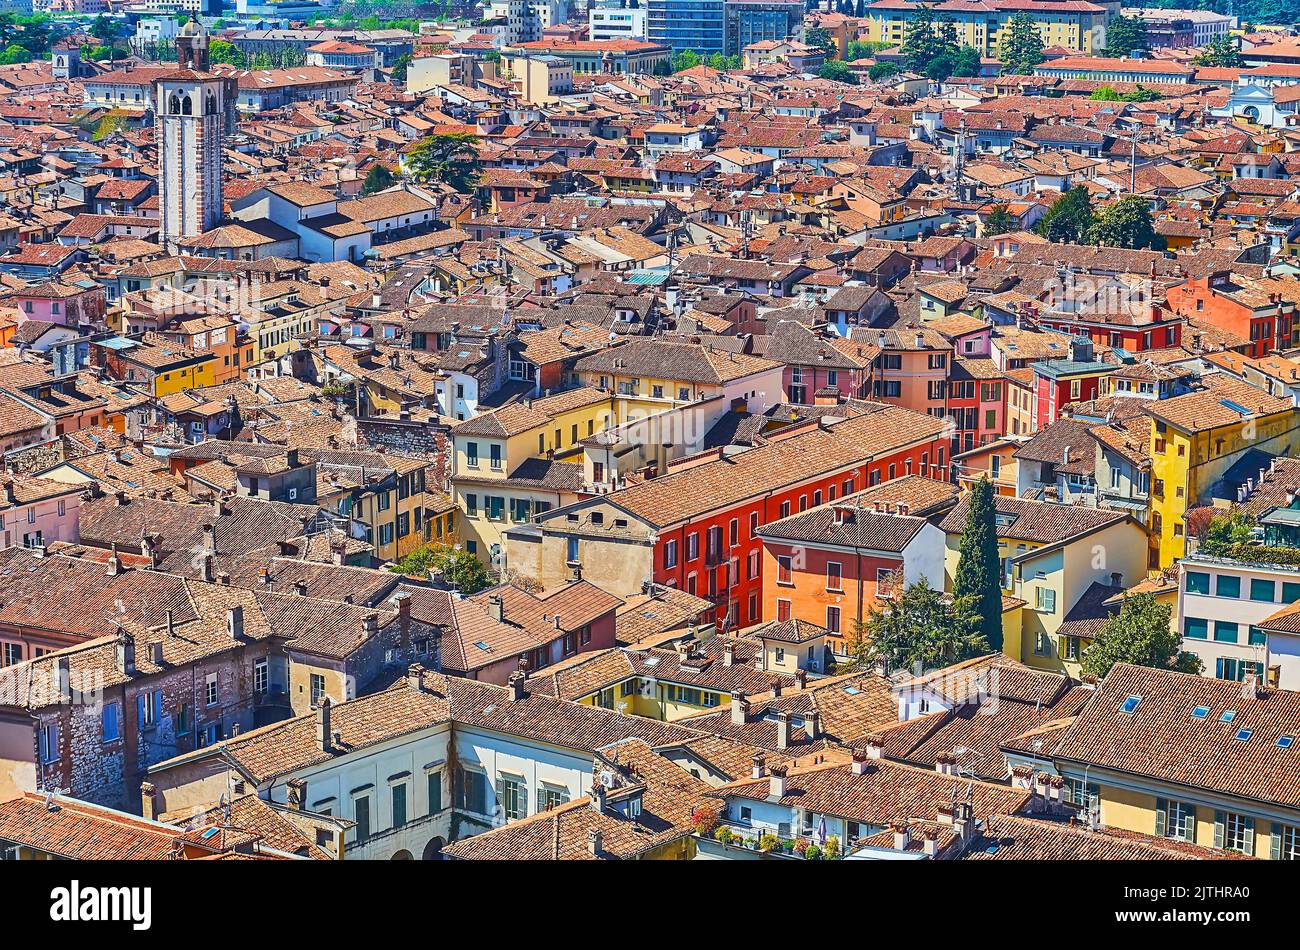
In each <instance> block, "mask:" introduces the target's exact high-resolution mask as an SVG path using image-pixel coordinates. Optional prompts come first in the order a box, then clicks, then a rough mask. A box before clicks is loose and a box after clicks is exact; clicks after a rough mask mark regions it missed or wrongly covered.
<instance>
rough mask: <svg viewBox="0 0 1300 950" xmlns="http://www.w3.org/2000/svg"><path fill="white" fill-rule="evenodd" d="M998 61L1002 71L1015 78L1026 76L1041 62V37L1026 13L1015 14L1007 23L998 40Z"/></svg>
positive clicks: (1030, 17) (1032, 19)
mask: <svg viewBox="0 0 1300 950" xmlns="http://www.w3.org/2000/svg"><path fill="white" fill-rule="evenodd" d="M998 59H999V60H1001V61H1002V71H1003V72H1004V73H1009V74H1011V75H1015V76H1028V75H1029V74H1031V73H1032V72H1033V71H1034V67H1035V66H1037V65H1038V64H1039V63H1041V62H1042V61H1043V35H1042V34H1041V33H1040V32H1039V31H1038V26H1037V25H1036V24H1035V23H1034V18H1033V17H1032V16H1030V15H1029V14H1028V13H1024V12H1021V13H1017V14H1015V15H1014V16H1013V17H1012V18H1011V19H1010V20H1008V21H1007V25H1006V26H1005V27H1004V28H1003V30H1002V37H1001V39H1000V40H998Z"/></svg>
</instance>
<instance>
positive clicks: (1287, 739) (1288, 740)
mask: <svg viewBox="0 0 1300 950" xmlns="http://www.w3.org/2000/svg"><path fill="white" fill-rule="evenodd" d="M1294 742H1295V736H1278V739H1277V747H1278V748H1279V749H1289V748H1291V745H1292V743H1294Z"/></svg>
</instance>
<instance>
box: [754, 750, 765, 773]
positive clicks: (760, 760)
mask: <svg viewBox="0 0 1300 950" xmlns="http://www.w3.org/2000/svg"><path fill="white" fill-rule="evenodd" d="M753 762H754V778H763V777H765V776H766V775H767V756H765V755H762V754H761V753H760V754H758V755H755V756H754V760H753Z"/></svg>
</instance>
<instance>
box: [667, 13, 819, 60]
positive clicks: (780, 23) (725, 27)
mask: <svg viewBox="0 0 1300 950" xmlns="http://www.w3.org/2000/svg"><path fill="white" fill-rule="evenodd" d="M646 2H647V6H646V35H647V38H648V39H649V40H650V42H652V43H659V44H661V45H663V46H667V47H670V48H671V49H673V50H685V49H689V50H694V51H695V52H697V53H700V54H701V55H705V56H710V55H712V54H714V53H722V54H724V55H726V56H737V55H739V54H740V51H741V50H743V49H744V48H745V47H746V46H748V45H749V44H750V43H757V42H760V41H762V40H786V39H790V38H791V37H793V36H795V35H796V34H797V33H798V31H799V29H800V23H801V21H802V19H803V12H804V6H803V4H802V3H799V2H793V3H790V2H783V0H646Z"/></svg>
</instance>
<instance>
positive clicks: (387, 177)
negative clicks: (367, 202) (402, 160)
mask: <svg viewBox="0 0 1300 950" xmlns="http://www.w3.org/2000/svg"><path fill="white" fill-rule="evenodd" d="M396 181H397V179H395V178H394V177H393V173H392V172H390V171H389V170H388V169H387V168H386V167H385V166H383V165H380V164H379V163H377V162H376V163H375V164H374V165H371V166H370V171H368V172H366V180H365V181H364V182H362V183H361V194H362V196H365V195H373V194H374V193H375V192H377V191H383V190H384V189H385V188H391V187H393V185H394V184H395V183H396Z"/></svg>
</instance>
